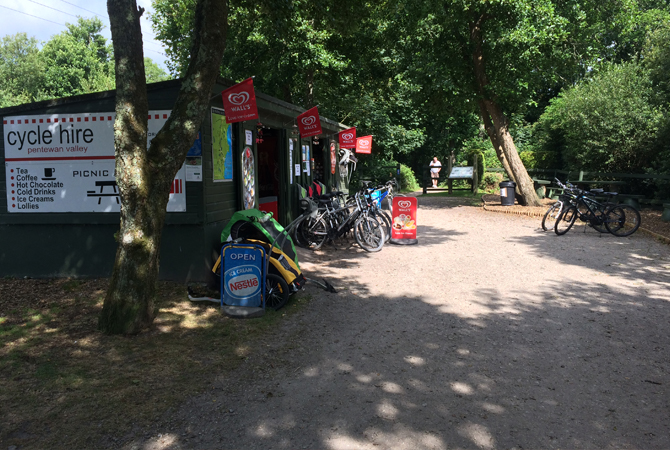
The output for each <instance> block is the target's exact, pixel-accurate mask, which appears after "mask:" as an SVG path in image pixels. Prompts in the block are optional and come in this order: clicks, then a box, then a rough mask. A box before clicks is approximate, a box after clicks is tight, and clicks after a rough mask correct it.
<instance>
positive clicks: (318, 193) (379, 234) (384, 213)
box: [291, 179, 397, 252]
mask: <svg viewBox="0 0 670 450" xmlns="http://www.w3.org/2000/svg"><path fill="white" fill-rule="evenodd" d="M396 189H397V183H396V181H395V179H392V180H390V181H388V182H387V183H385V184H383V185H379V186H374V187H372V186H370V185H369V184H368V185H365V186H364V187H363V188H362V189H361V190H359V191H358V192H356V193H355V194H354V195H352V196H350V197H347V196H346V195H345V194H344V193H343V192H340V191H333V192H329V193H327V192H326V188H325V186H324V185H323V184H321V183H317V182H315V183H313V184H312V186H310V187H309V188H308V189H305V188H303V187H300V190H301V191H302V195H301V198H300V207H301V208H302V210H303V214H302V215H301V216H300V217H299V218H298V219H297V220H296V221H295V222H294V223H293V224H292V227H291V228H292V236H293V240H294V242H295V243H296V244H298V245H300V246H301V247H305V248H310V249H313V250H316V249H319V248H321V247H323V246H324V244H326V243H331V244H335V243H336V242H337V241H338V240H340V239H342V238H347V237H351V236H353V237H354V239H355V240H356V242H357V243H358V245H359V246H360V247H361V248H363V249H364V250H366V251H368V252H376V251H379V250H381V249H382V247H383V246H384V244H385V243H386V242H387V241H388V240H389V238H390V237H391V226H392V222H391V215H390V212H389V211H388V210H384V209H382V201H383V200H384V199H387V200H388V204H389V207H390V205H391V204H392V199H393V196H394V195H395V194H394V192H395V190H396Z"/></svg>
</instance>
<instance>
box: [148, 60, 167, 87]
mask: <svg viewBox="0 0 670 450" xmlns="http://www.w3.org/2000/svg"><path fill="white" fill-rule="evenodd" d="M144 74H145V76H146V78H147V83H156V82H158V81H165V80H169V79H170V75H169V74H168V73H167V72H165V70H163V68H162V67H161V66H159V65H158V64H156V63H155V62H153V60H152V59H151V58H147V57H146V56H145V57H144Z"/></svg>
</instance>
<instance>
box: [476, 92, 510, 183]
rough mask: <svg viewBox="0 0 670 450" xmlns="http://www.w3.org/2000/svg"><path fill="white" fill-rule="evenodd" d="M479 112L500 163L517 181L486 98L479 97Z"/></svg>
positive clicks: (508, 175) (508, 174)
mask: <svg viewBox="0 0 670 450" xmlns="http://www.w3.org/2000/svg"><path fill="white" fill-rule="evenodd" d="M478 103H479V113H480V117H481V118H482V121H483V122H484V130H486V134H487V135H488V136H489V139H490V140H491V144H493V149H494V150H495V152H496V156H498V160H500V163H501V164H502V166H503V168H504V169H505V172H506V173H507V177H508V178H509V179H510V180H512V181H514V182H515V183H516V180H515V179H514V174H513V173H512V169H511V168H510V166H509V162H507V158H506V157H505V152H504V151H503V146H502V144H501V143H500V141H499V140H498V135H497V134H496V130H495V127H494V126H493V123H492V122H491V116H490V115H489V113H488V111H487V110H486V105H485V104H484V100H482V99H479V101H478Z"/></svg>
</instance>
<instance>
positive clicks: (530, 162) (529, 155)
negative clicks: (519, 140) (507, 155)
mask: <svg viewBox="0 0 670 450" xmlns="http://www.w3.org/2000/svg"><path fill="white" fill-rule="evenodd" d="M519 158H521V162H522V163H523V165H524V167H525V168H526V169H535V167H536V166H537V161H536V159H535V152H530V151H525V152H519Z"/></svg>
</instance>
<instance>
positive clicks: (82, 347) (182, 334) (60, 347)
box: [0, 279, 306, 448]
mask: <svg viewBox="0 0 670 450" xmlns="http://www.w3.org/2000/svg"><path fill="white" fill-rule="evenodd" d="M106 288H107V281H106V280H76V282H72V280H22V279H4V280H0V383H1V384H0V404H2V405H3V407H2V408H1V409H0V421H1V423H3V426H2V427H0V448H7V447H9V446H12V445H15V446H17V447H18V448H99V447H107V446H109V445H112V446H116V447H118V443H117V442H114V443H112V441H110V439H111V438H112V437H115V438H117V439H119V438H122V437H123V436H124V435H126V434H127V433H128V432H129V431H130V430H132V429H133V427H147V426H148V425H149V424H151V423H152V422H154V421H156V420H157V419H158V418H159V417H161V416H162V415H163V414H164V413H165V411H166V410H167V409H168V408H171V407H176V406H177V405H179V404H181V403H182V402H184V401H185V400H186V399H187V398H188V397H191V396H193V395H197V394H198V393H201V392H204V391H205V390H207V389H211V386H212V382H213V379H214V378H215V377H221V376H224V377H225V374H226V373H227V372H230V371H231V370H234V369H235V368H237V367H238V366H239V365H240V364H241V363H242V362H243V361H244V360H245V359H246V358H248V357H249V356H251V355H253V354H254V352H256V351H257V350H258V348H259V346H260V345H263V344H264V343H265V342H269V340H271V336H272V333H273V331H274V330H275V329H276V328H277V326H278V325H279V323H280V322H281V321H282V320H285V319H286V317H285V316H289V315H292V314H294V313H295V312H297V311H299V310H300V308H301V307H302V306H303V305H304V304H305V302H306V299H305V298H304V297H303V298H301V297H300V295H302V294H297V295H296V296H294V297H293V298H292V299H291V301H290V302H289V304H288V306H287V307H286V308H284V309H283V310H281V311H279V312H275V311H271V310H268V311H267V313H266V315H265V316H264V317H263V318H261V319H253V320H235V319H229V318H227V317H225V316H223V315H222V314H221V313H220V311H219V306H218V305H216V304H213V303H210V304H194V303H192V302H189V301H188V299H187V295H186V289H185V287H184V286H181V285H176V284H173V283H161V285H160V288H159V297H158V298H159V300H158V302H157V306H158V308H159V313H158V316H157V317H156V320H155V322H154V326H153V327H152V329H151V330H148V331H147V332H144V333H141V334H140V335H138V336H133V337H125V336H105V335H103V334H101V333H99V332H98V330H97V319H98V314H99V313H100V310H101V308H102V302H103V297H104V293H105V290H106ZM64 436H67V438H65V437H64Z"/></svg>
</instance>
